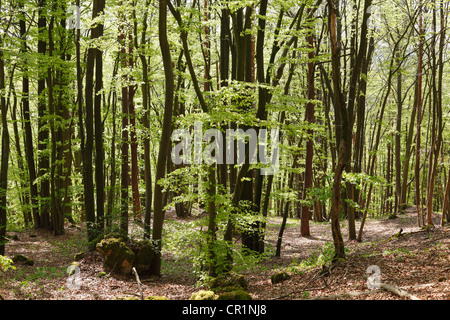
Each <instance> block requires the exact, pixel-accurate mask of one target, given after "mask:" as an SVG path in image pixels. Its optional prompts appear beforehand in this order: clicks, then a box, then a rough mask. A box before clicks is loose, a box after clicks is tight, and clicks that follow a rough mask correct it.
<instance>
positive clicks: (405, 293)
mask: <svg viewBox="0 0 450 320" xmlns="http://www.w3.org/2000/svg"><path fill="white" fill-rule="evenodd" d="M380 288H381V289H382V290H384V291H389V292H392V293H393V294H395V295H397V296H399V297H402V298H409V299H411V300H420V299H419V298H418V297H416V296H414V295H412V294H410V293H409V292H408V291H406V290H403V289H400V288H398V287H393V286H390V285H388V284H386V283H380Z"/></svg>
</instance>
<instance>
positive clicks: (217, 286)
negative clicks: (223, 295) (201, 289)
mask: <svg viewBox="0 0 450 320" xmlns="http://www.w3.org/2000/svg"><path fill="white" fill-rule="evenodd" d="M209 286H210V288H211V290H212V291H214V292H215V293H217V292H224V291H236V290H243V291H246V290H247V287H248V284H247V280H245V278H244V276H243V275H239V274H236V273H230V274H223V275H220V276H218V277H217V278H213V279H211V280H210V282H209Z"/></svg>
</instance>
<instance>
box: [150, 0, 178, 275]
mask: <svg viewBox="0 0 450 320" xmlns="http://www.w3.org/2000/svg"><path fill="white" fill-rule="evenodd" d="M168 2H169V1H168V0H161V1H160V2H159V24H158V30H159V31H158V35H159V44H160V47H161V54H162V59H163V65H164V78H165V86H166V92H165V107H164V119H163V127H162V132H161V141H160V144H159V152H158V161H157V164H156V179H155V180H156V181H155V189H154V200H153V206H154V219H153V233H152V238H153V242H154V243H155V245H156V254H155V257H154V258H153V260H152V265H151V273H152V274H156V275H159V274H160V273H161V247H162V243H161V241H162V229H163V222H164V211H163V209H164V208H163V202H162V201H163V194H162V186H161V185H160V184H159V183H158V182H159V180H160V179H162V178H164V176H165V172H166V159H167V157H168V155H169V151H170V150H169V144H168V143H166V142H165V141H166V139H167V137H169V136H170V131H171V123H172V112H173V97H174V91H175V84H174V73H173V67H172V57H171V54H170V46H169V41H168V38H167V5H168Z"/></svg>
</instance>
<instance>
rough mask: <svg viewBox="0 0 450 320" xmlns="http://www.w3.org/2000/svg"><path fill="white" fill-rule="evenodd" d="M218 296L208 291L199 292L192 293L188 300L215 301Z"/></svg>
mask: <svg viewBox="0 0 450 320" xmlns="http://www.w3.org/2000/svg"><path fill="white" fill-rule="evenodd" d="M218 297H219V296H218V295H216V294H215V293H214V291H210V290H200V291H198V292H194V293H193V294H192V295H191V297H190V298H189V300H217V298H218Z"/></svg>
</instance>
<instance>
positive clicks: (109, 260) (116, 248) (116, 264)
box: [97, 238, 136, 274]
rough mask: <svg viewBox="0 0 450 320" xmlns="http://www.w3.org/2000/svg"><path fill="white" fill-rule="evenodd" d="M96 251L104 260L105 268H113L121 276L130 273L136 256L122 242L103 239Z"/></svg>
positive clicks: (115, 239) (113, 239)
mask: <svg viewBox="0 0 450 320" xmlns="http://www.w3.org/2000/svg"><path fill="white" fill-rule="evenodd" d="M97 250H98V251H100V252H101V253H102V254H103V256H104V258H105V261H104V265H105V267H107V268H110V269H113V268H115V270H117V271H119V272H120V273H122V274H129V273H131V269H132V268H133V263H134V261H135V260H136V256H135V254H134V252H133V251H132V250H131V249H130V248H129V247H128V246H127V245H126V243H125V242H124V241H122V240H121V239H117V238H108V239H103V240H102V241H100V242H99V243H98V244H97Z"/></svg>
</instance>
